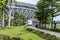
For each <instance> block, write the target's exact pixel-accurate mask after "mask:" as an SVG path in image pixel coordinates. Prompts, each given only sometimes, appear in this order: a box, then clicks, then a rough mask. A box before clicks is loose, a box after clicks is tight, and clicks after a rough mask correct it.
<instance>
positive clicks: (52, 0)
mask: <svg viewBox="0 0 60 40" xmlns="http://www.w3.org/2000/svg"><path fill="white" fill-rule="evenodd" d="M58 4H59V3H57V1H56V0H40V1H39V2H38V3H37V8H38V11H37V14H36V16H37V17H38V18H39V19H40V20H41V19H43V20H45V24H46V19H47V18H48V16H50V17H52V26H53V17H55V16H56V15H55V14H57V13H58V12H59V9H58V7H59V6H58ZM57 15H59V14H57Z"/></svg>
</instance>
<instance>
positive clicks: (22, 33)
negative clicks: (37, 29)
mask: <svg viewBox="0 0 60 40" xmlns="http://www.w3.org/2000/svg"><path fill="white" fill-rule="evenodd" d="M0 35H1V36H2V35H6V36H7V38H9V39H10V40H12V38H13V40H14V39H16V38H20V40H44V39H43V38H41V37H39V36H37V35H36V34H34V33H31V32H29V31H27V30H26V29H25V27H24V26H13V27H12V26H11V28H10V29H8V27H7V28H4V30H1V29H0ZM1 36H0V37H1ZM8 36H9V37H8Z"/></svg>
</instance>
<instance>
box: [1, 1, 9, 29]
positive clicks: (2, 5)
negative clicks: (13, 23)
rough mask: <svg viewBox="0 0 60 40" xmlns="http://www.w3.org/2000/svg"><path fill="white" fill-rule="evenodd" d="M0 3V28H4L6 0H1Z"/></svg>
mask: <svg viewBox="0 0 60 40" xmlns="http://www.w3.org/2000/svg"><path fill="white" fill-rule="evenodd" d="M0 5H1V7H0V9H1V12H2V28H4V14H5V13H6V10H7V9H8V8H7V7H6V5H7V0H1V1H0Z"/></svg>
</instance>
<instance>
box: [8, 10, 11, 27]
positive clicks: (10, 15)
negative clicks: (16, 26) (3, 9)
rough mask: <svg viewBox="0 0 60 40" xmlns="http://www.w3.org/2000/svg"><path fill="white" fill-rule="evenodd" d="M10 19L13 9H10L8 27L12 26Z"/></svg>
mask: <svg viewBox="0 0 60 40" xmlns="http://www.w3.org/2000/svg"><path fill="white" fill-rule="evenodd" d="M10 21H11V10H10V12H9V19H8V28H10Z"/></svg>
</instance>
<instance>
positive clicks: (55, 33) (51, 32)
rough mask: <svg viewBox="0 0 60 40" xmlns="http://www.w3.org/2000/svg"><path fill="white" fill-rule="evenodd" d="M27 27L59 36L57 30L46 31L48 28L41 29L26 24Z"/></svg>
mask: <svg viewBox="0 0 60 40" xmlns="http://www.w3.org/2000/svg"><path fill="white" fill-rule="evenodd" d="M28 28H32V29H35V30H39V31H42V32H45V33H48V34H51V35H55V36H56V37H60V33H57V32H53V31H48V30H43V29H38V28H36V27H32V26H28Z"/></svg>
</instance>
